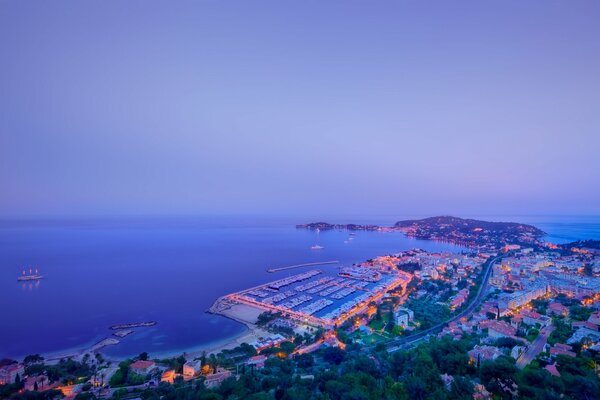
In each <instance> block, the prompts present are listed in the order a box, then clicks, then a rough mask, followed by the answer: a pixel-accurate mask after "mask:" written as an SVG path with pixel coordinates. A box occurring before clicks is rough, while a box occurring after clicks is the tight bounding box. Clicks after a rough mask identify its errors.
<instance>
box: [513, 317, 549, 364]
mask: <svg viewBox="0 0 600 400" xmlns="http://www.w3.org/2000/svg"><path fill="white" fill-rule="evenodd" d="M552 331H554V326H552V325H550V326H546V327H544V328H542V329H541V330H540V334H539V335H538V337H536V338H535V339H534V341H533V343H531V344H530V345H529V348H528V349H527V351H526V352H524V353H523V354H521V356H520V357H519V358H518V359H517V367H518V368H521V369H523V368H525V366H526V365H527V364H529V363H530V362H531V361H533V359H534V358H536V357H537V355H538V354H540V353H541V352H542V351H543V350H544V346H546V342H547V340H548V336H550V334H551V333H552Z"/></svg>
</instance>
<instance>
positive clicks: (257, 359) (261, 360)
mask: <svg viewBox="0 0 600 400" xmlns="http://www.w3.org/2000/svg"><path fill="white" fill-rule="evenodd" d="M266 360H267V357H266V356H254V357H250V358H249V359H248V361H246V364H247V365H251V366H254V367H256V368H263V367H264V366H265V361H266Z"/></svg>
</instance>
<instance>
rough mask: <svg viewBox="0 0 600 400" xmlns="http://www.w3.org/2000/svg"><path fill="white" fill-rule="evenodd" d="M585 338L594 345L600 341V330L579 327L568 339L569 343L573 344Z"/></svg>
mask: <svg viewBox="0 0 600 400" xmlns="http://www.w3.org/2000/svg"><path fill="white" fill-rule="evenodd" d="M583 339H586V340H588V341H589V342H591V344H592V345H594V344H596V343H598V342H600V332H598V331H595V330H592V329H589V328H585V327H582V328H579V329H577V330H576V331H575V333H574V334H573V336H571V337H570V338H569V340H567V343H568V344H573V343H577V342H580V341H582V340H583Z"/></svg>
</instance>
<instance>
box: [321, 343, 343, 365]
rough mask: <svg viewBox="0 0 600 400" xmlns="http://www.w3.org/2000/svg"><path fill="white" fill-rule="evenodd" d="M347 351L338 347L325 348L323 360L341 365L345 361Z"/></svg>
mask: <svg viewBox="0 0 600 400" xmlns="http://www.w3.org/2000/svg"><path fill="white" fill-rule="evenodd" d="M345 356H346V353H345V352H344V351H343V350H340V349H338V348H337V347H327V348H326V349H325V350H323V360H324V361H326V362H328V363H330V364H335V365H339V364H341V363H342V361H344V358H345Z"/></svg>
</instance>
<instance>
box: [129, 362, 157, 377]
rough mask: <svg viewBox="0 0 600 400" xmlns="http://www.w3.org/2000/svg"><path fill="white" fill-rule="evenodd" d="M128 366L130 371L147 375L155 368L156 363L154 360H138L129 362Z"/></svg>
mask: <svg viewBox="0 0 600 400" xmlns="http://www.w3.org/2000/svg"><path fill="white" fill-rule="evenodd" d="M129 368H131V372H133V373H136V374H138V375H147V374H149V373H150V372H152V370H153V369H154V368H156V363H155V362H154V361H146V360H138V361H136V362H134V363H133V364H131V365H130V366H129Z"/></svg>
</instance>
